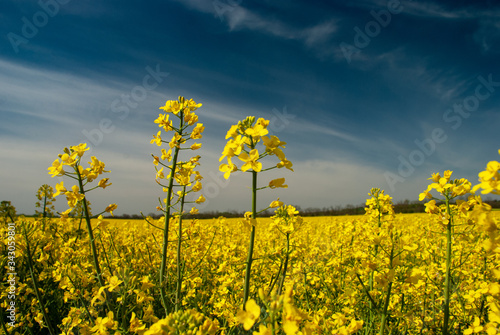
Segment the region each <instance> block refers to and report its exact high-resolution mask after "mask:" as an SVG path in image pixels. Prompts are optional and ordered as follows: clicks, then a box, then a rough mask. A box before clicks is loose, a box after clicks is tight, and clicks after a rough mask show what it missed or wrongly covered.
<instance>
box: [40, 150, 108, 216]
mask: <svg viewBox="0 0 500 335" xmlns="http://www.w3.org/2000/svg"><path fill="white" fill-rule="evenodd" d="M88 150H89V148H88V147H87V144H86V143H80V144H78V145H76V146H71V147H70V148H69V149H68V148H64V153H63V154H59V158H58V159H56V160H55V161H54V162H53V163H52V166H51V167H49V168H48V170H49V174H50V175H51V176H52V177H55V176H67V177H70V178H71V179H74V180H76V181H77V182H78V185H73V186H72V187H71V189H70V190H68V189H66V187H65V186H64V181H61V182H60V183H58V184H56V192H55V193H54V194H53V196H54V197H56V196H58V195H59V194H61V193H63V194H64V195H65V196H66V200H67V201H68V206H69V208H68V210H66V211H64V212H63V213H61V215H63V216H64V217H66V216H67V215H68V214H69V213H70V212H71V211H72V210H73V209H74V208H75V207H76V205H77V204H78V202H80V201H82V200H83V199H85V192H88V191H91V190H93V189H95V188H97V187H101V188H103V189H104V188H106V187H108V186H110V185H111V183H109V178H102V179H101V180H100V181H99V182H98V184H97V186H96V187H94V188H91V189H87V190H84V189H83V187H84V186H86V185H87V184H88V183H91V182H93V181H94V180H95V179H97V178H98V177H99V176H100V175H101V174H103V173H106V172H110V171H106V170H104V169H105V164H104V163H103V162H101V161H100V160H98V159H97V158H96V157H95V156H92V157H91V160H90V162H88V164H89V167H88V168H86V169H84V168H83V166H82V165H81V159H82V157H83V155H84V153H85V152H86V151H88ZM64 166H68V167H70V168H71V169H70V170H72V171H66V170H64ZM116 208H117V206H116V204H111V205H109V206H108V207H107V208H106V210H105V211H106V212H109V213H111V214H113V210H115V209H116Z"/></svg>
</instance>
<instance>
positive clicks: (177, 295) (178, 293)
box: [175, 186, 186, 312]
mask: <svg viewBox="0 0 500 335" xmlns="http://www.w3.org/2000/svg"><path fill="white" fill-rule="evenodd" d="M185 196H186V186H184V187H183V189H182V198H181V208H180V211H179V233H178V235H179V236H178V237H177V290H176V293H175V311H176V312H177V311H178V310H179V308H180V305H181V289H182V271H181V243H182V211H183V210H184V197H185Z"/></svg>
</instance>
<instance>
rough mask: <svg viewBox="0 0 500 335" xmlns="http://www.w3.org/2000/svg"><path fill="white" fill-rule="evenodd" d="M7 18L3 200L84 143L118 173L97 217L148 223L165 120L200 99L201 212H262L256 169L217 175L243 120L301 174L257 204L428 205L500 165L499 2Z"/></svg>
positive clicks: (38, 6)
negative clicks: (108, 213) (173, 102)
mask: <svg viewBox="0 0 500 335" xmlns="http://www.w3.org/2000/svg"><path fill="white" fill-rule="evenodd" d="M0 22H1V23H0V26H1V27H2V34H1V37H0V38H1V40H0V41H1V43H0V50H1V52H0V86H1V89H0V117H1V122H0V157H1V158H0V159H1V170H0V182H1V188H0V198H1V200H11V201H12V203H13V205H14V206H16V208H17V209H18V212H22V213H26V214H30V213H33V212H34V203H35V201H36V198H35V193H36V190H37V189H38V187H39V186H41V185H42V184H45V183H48V184H50V185H52V186H55V184H56V183H57V182H58V181H59V179H58V178H50V176H49V175H47V167H48V166H50V165H51V163H52V161H53V160H54V159H55V158H56V157H57V154H58V153H60V152H62V149H63V148H64V147H66V146H71V145H76V144H78V143H80V142H86V143H88V144H89V146H91V147H92V152H91V154H90V155H95V156H96V157H97V158H99V159H101V160H102V161H104V162H105V163H106V166H107V168H108V169H109V170H111V173H110V174H109V175H108V177H110V178H111V182H112V183H113V185H112V186H111V187H109V188H107V189H105V190H96V191H93V192H92V193H90V194H89V200H90V201H91V202H92V203H93V208H94V211H96V212H97V211H100V210H102V209H103V208H104V207H105V206H106V205H107V204H109V203H117V204H118V210H117V211H116V212H117V213H119V214H122V213H129V214H133V213H138V212H140V211H142V212H144V213H145V214H147V213H150V212H154V208H155V206H156V205H157V201H158V200H157V199H158V197H160V196H163V194H162V192H161V190H160V189H159V187H158V186H157V185H156V184H155V182H154V176H155V170H154V166H153V164H152V159H151V154H152V153H154V154H157V153H158V152H159V148H158V147H156V146H155V145H152V144H150V143H149V141H150V139H151V138H152V135H153V134H155V133H156V132H157V129H158V128H157V125H156V124H154V123H153V120H154V119H155V118H156V117H157V116H158V113H159V110H158V107H159V106H162V105H164V103H165V101H166V100H170V99H176V98H177V97H178V96H179V95H182V96H185V97H187V98H193V99H194V100H195V101H196V102H200V103H202V104H203V107H202V108H201V109H199V110H198V112H199V113H198V114H199V120H200V122H202V123H204V125H205V133H204V137H203V140H202V143H203V147H202V148H201V149H200V151H199V152H198V153H199V154H200V155H202V160H201V163H202V166H201V172H202V174H203V175H204V176H205V179H204V194H205V197H206V198H207V202H206V204H205V205H204V206H203V207H202V208H201V210H202V211H208V210H220V211H224V210H238V211H243V210H248V209H249V208H250V197H251V194H250V193H251V192H250V190H249V189H248V186H249V185H250V176H249V174H235V175H232V176H231V178H230V180H229V181H226V180H224V179H223V178H222V173H220V172H218V166H219V161H218V159H219V157H220V153H221V152H222V149H223V147H224V144H225V139H224V136H225V134H226V131H227V130H228V129H229V127H230V126H231V125H232V124H234V123H236V122H237V121H238V120H241V119H244V118H245V117H246V116H248V115H255V116H257V117H264V118H267V119H270V120H271V126H270V130H271V132H272V133H273V134H275V135H276V136H278V137H279V138H280V139H281V140H282V141H285V142H287V143H288V144H287V146H286V149H285V153H286V155H287V157H288V159H289V160H291V161H292V162H293V163H294V170H295V172H293V173H292V172H291V171H288V170H273V171H272V172H269V173H263V174H260V176H259V181H260V183H261V184H260V185H265V184H266V183H267V182H269V180H271V179H273V178H276V177H285V178H286V180H287V184H288V185H289V188H288V189H286V190H269V189H266V190H264V191H261V192H260V193H259V207H260V208H263V207H265V206H266V205H267V204H268V203H269V202H271V201H272V200H275V199H276V197H280V198H281V200H282V201H284V202H286V203H290V204H295V205H300V207H301V208H304V209H305V208H308V207H317V208H323V207H330V206H344V205H347V204H354V205H357V204H361V203H363V202H364V201H365V200H366V198H367V197H368V196H367V193H368V192H369V191H370V188H371V187H380V188H382V189H385V190H386V193H389V194H390V195H392V196H393V198H394V200H395V201H396V202H397V201H402V200H404V199H410V200H416V199H417V198H418V194H419V193H420V192H421V191H422V190H424V189H425V188H426V186H427V184H428V181H427V180H426V179H427V178H428V177H429V176H430V174H431V173H432V172H439V171H441V172H442V171H444V170H447V169H449V170H453V171H454V176H455V177H457V178H462V177H464V178H469V179H470V180H471V181H473V182H475V181H476V180H477V173H478V172H479V171H481V170H483V169H484V167H485V166H486V163H487V162H488V161H490V160H498V159H499V157H498V152H497V151H498V149H499V148H500V137H499V135H498V134H499V132H498V129H499V124H500V113H499V106H500V63H499V62H498V59H499V56H500V4H498V2H496V1H430V0H425V1H409V0H406V1H403V0H402V1H396V0H362V1H313V2H311V1H299V0H287V1H281V0H279V1H276V0H274V1H270V0H269V1H247V0H215V1H212V0H204V1H202V0H187V1H148V2H139V1H123V0H122V1H106V2H98V1H86V2H78V1H74V0H41V1H38V2H37V1H26V0H24V1H3V2H2V3H1V4H0ZM90 155H89V157H88V158H89V160H90ZM56 203H57V206H56V207H57V209H58V210H64V209H66V201H65V199H64V197H60V198H58V200H57V202H56Z"/></svg>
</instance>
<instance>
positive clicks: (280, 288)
mask: <svg viewBox="0 0 500 335" xmlns="http://www.w3.org/2000/svg"><path fill="white" fill-rule="evenodd" d="M289 252H290V233H287V234H286V255H285V265H284V266H283V274H282V275H281V280H280V285H279V287H278V296H279V295H281V291H282V290H283V284H284V283H285V277H286V269H287V267H288V253H289Z"/></svg>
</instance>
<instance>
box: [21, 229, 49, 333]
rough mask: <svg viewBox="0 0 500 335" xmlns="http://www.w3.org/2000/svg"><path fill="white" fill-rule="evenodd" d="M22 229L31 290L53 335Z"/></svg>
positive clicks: (26, 236) (27, 242) (25, 235)
mask: <svg viewBox="0 0 500 335" xmlns="http://www.w3.org/2000/svg"><path fill="white" fill-rule="evenodd" d="M23 229H24V238H25V240H26V253H27V256H28V257H27V260H28V267H29V270H30V276H31V280H32V281H33V288H34V289H35V294H36V297H37V299H38V303H39V304H40V309H41V310H42V314H43V319H44V320H45V322H46V323H47V328H48V329H49V333H50V334H51V335H55V334H56V333H55V332H54V329H53V328H52V324H51V323H50V320H49V316H48V315H47V312H46V311H45V304H44V302H43V297H42V296H41V295H40V291H39V289H38V282H37V280H36V277H35V273H34V271H35V270H34V267H33V261H32V259H31V255H32V254H31V250H30V242H29V240H28V234H27V232H26V227H25V226H23ZM35 248H36V246H35Z"/></svg>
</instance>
